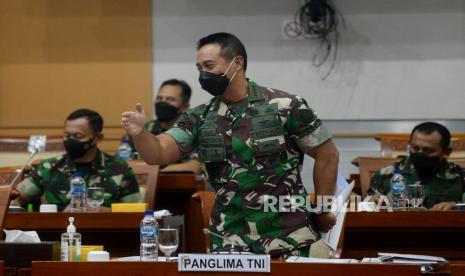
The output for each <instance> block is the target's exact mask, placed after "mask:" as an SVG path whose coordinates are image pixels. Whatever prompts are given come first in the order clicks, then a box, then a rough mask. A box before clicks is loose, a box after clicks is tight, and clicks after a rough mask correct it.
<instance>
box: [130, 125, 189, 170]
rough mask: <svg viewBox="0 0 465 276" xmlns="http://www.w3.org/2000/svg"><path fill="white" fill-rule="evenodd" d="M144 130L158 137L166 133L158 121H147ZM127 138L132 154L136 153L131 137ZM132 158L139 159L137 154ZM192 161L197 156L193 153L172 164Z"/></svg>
mask: <svg viewBox="0 0 465 276" xmlns="http://www.w3.org/2000/svg"><path fill="white" fill-rule="evenodd" d="M144 129H145V130H147V131H148V132H150V133H152V134H153V135H159V134H162V133H163V132H165V131H166V129H164V128H162V127H161V125H160V121H158V120H152V121H149V122H147V123H145V125H144ZM128 137H129V144H130V145H131V148H132V152H137V151H136V146H135V145H134V141H133V140H132V137H131V136H128ZM134 158H135V159H140V156H139V154H136V155H135V157H134ZM192 159H198V157H197V154H195V153H193V154H191V155H188V156H186V157H184V158H180V159H178V160H177V161H176V162H174V163H173V164H179V163H184V162H187V161H189V160H192Z"/></svg>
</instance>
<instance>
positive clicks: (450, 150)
mask: <svg viewBox="0 0 465 276" xmlns="http://www.w3.org/2000/svg"><path fill="white" fill-rule="evenodd" d="M451 153H452V148H451V147H448V148H447V149H445V150H444V157H449V155H450V154H451Z"/></svg>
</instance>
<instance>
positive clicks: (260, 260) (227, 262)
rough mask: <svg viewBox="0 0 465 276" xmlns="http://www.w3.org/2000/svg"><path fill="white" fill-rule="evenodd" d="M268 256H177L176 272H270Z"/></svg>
mask: <svg viewBox="0 0 465 276" xmlns="http://www.w3.org/2000/svg"><path fill="white" fill-rule="evenodd" d="M270 260H271V259H270V255H253V254H179V256H178V271H181V272H183V271H201V272H214V271H221V272H240V273H243V272H270Z"/></svg>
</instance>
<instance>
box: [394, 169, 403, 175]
mask: <svg viewBox="0 0 465 276" xmlns="http://www.w3.org/2000/svg"><path fill="white" fill-rule="evenodd" d="M394 174H402V172H401V171H400V169H399V168H395V170H394Z"/></svg>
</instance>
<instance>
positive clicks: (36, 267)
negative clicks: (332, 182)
mask: <svg viewBox="0 0 465 276" xmlns="http://www.w3.org/2000/svg"><path fill="white" fill-rule="evenodd" d="M238 272H239V271H238ZM238 272H231V273H224V272H223V273H218V272H217V273H215V272H209V273H208V275H209V276H216V275H220V276H238V275H242V273H238ZM206 274H207V273H202V272H197V273H195V272H178V269H177V263H176V262H172V263H166V262H93V263H91V262H89V263H65V262H33V263H32V275H33V276H55V275H57V276H62V275H67V276H80V275H84V276H88V275H95V276H99V275H102V276H108V275H112V276H120V275H121V276H123V275H124V276H126V275H140V276H143V275H163V276H171V275H182V276H189V275H195V276H198V275H206ZM250 275H267V276H273V275H279V276H282V275H286V276H302V275H325V276H333V275H345V276H349V275H357V276H363V275H377V276H383V275H386V276H392V275H396V276H403V275H420V267H419V266H413V265H378V264H302V263H283V262H272V264H271V273H250Z"/></svg>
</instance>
